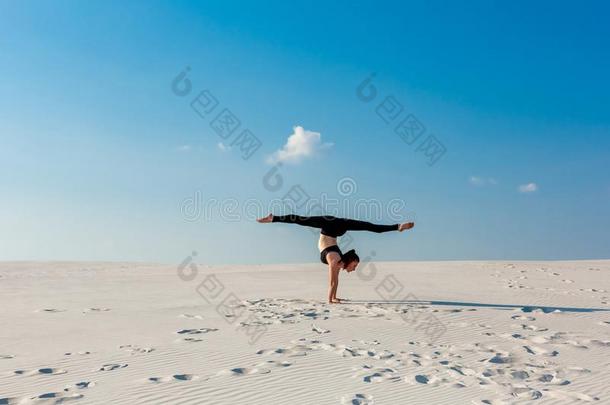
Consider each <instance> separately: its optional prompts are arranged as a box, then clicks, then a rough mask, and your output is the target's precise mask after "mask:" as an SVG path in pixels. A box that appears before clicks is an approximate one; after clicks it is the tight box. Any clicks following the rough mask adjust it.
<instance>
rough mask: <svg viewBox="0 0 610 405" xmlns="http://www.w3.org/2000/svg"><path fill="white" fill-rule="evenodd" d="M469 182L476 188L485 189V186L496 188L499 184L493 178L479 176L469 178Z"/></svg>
mask: <svg viewBox="0 0 610 405" xmlns="http://www.w3.org/2000/svg"><path fill="white" fill-rule="evenodd" d="M468 182H469V183H470V184H472V185H473V186H475V187H484V186H495V185H496V184H498V181H497V180H496V179H494V178H493V177H488V178H485V177H478V176H470V177H469V178H468Z"/></svg>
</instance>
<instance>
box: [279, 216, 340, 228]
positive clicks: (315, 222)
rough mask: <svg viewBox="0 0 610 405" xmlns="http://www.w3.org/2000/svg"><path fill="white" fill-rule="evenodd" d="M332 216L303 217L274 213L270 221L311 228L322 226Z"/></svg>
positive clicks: (330, 219) (326, 223)
mask: <svg viewBox="0 0 610 405" xmlns="http://www.w3.org/2000/svg"><path fill="white" fill-rule="evenodd" d="M332 218H333V217H323V216H315V217H304V216H301V215H274V216H273V221H272V222H284V223H288V224H297V225H301V226H310V227H312V228H322V227H324V226H326V225H328V223H329V222H330V221H332V220H333V219H332Z"/></svg>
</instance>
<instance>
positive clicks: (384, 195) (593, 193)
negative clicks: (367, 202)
mask: <svg viewBox="0 0 610 405" xmlns="http://www.w3.org/2000/svg"><path fill="white" fill-rule="evenodd" d="M290 3H291V2H280V1H269V2H248V3H245V2H234V3H231V4H229V3H226V2H221V1H218V2H169V1H164V2H154V1H153V2H119V1H107V2H101V1H92V2H78V1H69V2H65V1H57V2H30V1H23V2H3V5H2V9H3V12H2V13H1V15H0V75H1V77H2V84H3V86H2V90H1V91H2V97H1V98H0V140H1V141H2V147H1V148H0V193H1V194H0V195H1V196H2V198H1V199H0V229H1V230H2V231H1V232H0V260H22V259H23V260H26V259H27V260H138V261H160V262H168V263H174V262H176V263H177V262H179V261H180V260H182V258H183V257H184V256H186V255H187V254H189V253H190V252H191V251H193V250H195V251H197V252H198V258H199V260H201V261H203V262H207V263H210V264H218V263H271V262H309V261H316V260H317V249H316V237H315V235H313V234H312V233H310V232H307V231H306V230H305V229H299V228H298V227H296V226H293V227H290V226H288V225H278V224H276V225H259V224H256V223H255V222H253V221H251V219H250V217H249V216H246V215H241V217H240V219H239V220H236V221H228V220H226V219H223V218H222V217H221V215H220V213H213V214H212V215H209V217H207V218H199V219H197V220H194V221H189V220H187V219H188V218H185V215H184V212H183V210H181V207H182V208H183V207H184V205H185V203H184V201H185V199H188V198H192V197H193V196H194V195H196V194H195V193H196V192H199V193H200V195H201V196H202V202H201V205H202V206H203V208H205V207H206V205H205V204H207V203H209V202H210V201H212V200H218V201H224V202H225V209H226V208H227V205H228V206H230V205H231V204H233V203H230V202H227V201H229V199H231V200H230V201H235V202H236V203H237V204H238V205H239V208H238V209H237V212H241V211H240V210H241V208H243V206H244V204H245V202H246V201H248V200H255V201H259V203H260V204H261V205H265V204H267V203H268V202H269V201H271V200H273V199H281V198H282V197H283V196H284V195H285V194H286V192H287V191H288V190H289V188H290V187H291V186H293V185H297V184H298V185H301V186H302V187H303V189H305V190H306V191H307V193H308V194H309V195H311V196H312V197H316V196H320V195H321V194H325V195H328V196H329V197H331V198H339V197H342V196H341V195H339V194H338V191H337V182H338V181H339V180H340V179H343V178H346V177H349V178H350V179H352V180H353V181H354V182H355V184H356V185H357V188H356V190H355V192H354V193H352V194H350V195H349V196H346V197H345V200H346V201H347V204H351V203H353V202H354V201H355V200H357V199H378V200H379V201H381V202H382V203H383V204H384V205H387V204H388V202H389V201H390V200H392V199H400V200H402V201H404V202H405V208H404V209H403V210H402V211H401V213H400V214H401V215H402V216H404V218H409V219H411V218H413V219H415V221H416V223H417V224H416V227H415V229H414V230H413V231H412V232H411V233H407V234H384V235H375V234H370V235H367V234H356V235H354V237H355V240H354V242H353V243H354V245H353V246H354V247H355V248H356V249H357V250H358V251H359V252H360V253H361V255H367V254H369V253H370V252H371V251H374V252H375V254H376V259H378V260H450V259H513V260H517V259H583V258H609V257H610V256H609V253H608V252H609V250H608V246H610V231H609V229H610V208H609V207H610V204H609V203H610V174H609V173H610V170H609V169H610V112H609V108H610V107H609V106H610V80H609V79H608V74H607V72H608V71H609V67H610V66H609V65H610V44H608V38H610V27H609V26H608V24H606V21H605V20H604V16H607V15H608V11H610V10H609V9H608V8H609V7H608V5H606V4H604V3H603V2H588V3H587V4H586V7H585V6H583V5H575V3H567V2H537V3H536V4H531V3H530V2H524V1H517V2H510V3H509V2H489V1H480V2H469V3H468V4H466V5H464V4H458V3H455V4H446V3H445V2H413V3H411V2H378V1H377V2H339V1H338V2H331V3H330V4H329V2H303V3H302V4H301V3H299V4H290ZM187 66H188V67H190V72H189V75H188V79H189V80H190V82H191V85H192V90H191V92H190V93H189V94H188V95H187V96H184V97H179V96H177V95H175V94H174V93H173V92H172V81H173V80H174V78H175V77H176V76H177V75H178V74H179V73H180V72H181V71H183V69H185V67H187ZM373 72H374V73H376V76H375V77H374V79H373V82H372V83H373V85H374V86H375V88H376V89H377V98H376V99H375V100H373V101H371V102H369V103H365V102H363V101H361V100H360V99H359V98H358V97H357V95H356V88H357V87H358V85H359V84H360V83H361V82H362V81H363V80H364V79H365V78H367V77H368V76H369V75H370V74H371V73H373ZM205 89H207V90H209V91H210V92H211V94H213V95H214V97H216V99H217V100H218V102H219V104H218V107H217V108H218V110H215V111H214V114H215V113H216V112H219V111H220V109H221V108H228V109H230V110H231V111H232V112H233V113H234V115H235V116H237V117H238V119H239V120H240V121H241V126H240V129H239V130H238V132H239V131H241V130H242V129H249V130H250V131H252V133H253V134H254V135H255V136H256V137H257V139H259V140H260V142H261V147H260V148H259V149H258V150H256V152H255V153H254V154H253V155H252V156H251V157H250V158H249V159H247V160H244V159H243V156H242V153H241V152H240V150H239V148H238V147H236V146H233V147H232V148H229V147H230V143H231V142H232V140H233V139H232V138H229V139H228V140H224V139H221V138H220V137H219V136H218V134H216V133H215V132H214V130H213V129H212V128H211V126H210V122H211V120H212V118H213V116H210V117H208V118H201V117H199V116H198V115H197V114H196V113H195V112H194V111H193V109H192V108H191V107H190V102H191V101H192V100H193V98H195V97H196V96H197V95H198V94H199V92H200V91H203V90H205ZM388 96H393V97H394V100H396V101H397V102H399V103H400V104H401V105H402V106H403V112H402V113H401V114H402V115H400V116H399V118H397V120H400V119H401V118H402V117H404V116H406V115H407V114H413V115H414V116H416V117H417V119H418V120H419V121H420V122H421V123H422V124H423V125H424V126H425V128H426V132H425V134H424V138H425V137H427V136H428V135H434V136H435V137H436V139H437V140H438V141H440V142H441V143H442V145H443V146H444V147H445V148H446V153H445V154H444V155H442V157H441V158H440V159H439V160H438V161H437V162H436V163H435V164H434V165H432V166H429V165H428V160H427V157H426V156H425V155H424V154H423V153H422V152H421V151H419V152H418V151H416V149H417V144H418V143H415V144H414V145H408V144H406V143H405V142H403V140H402V139H400V137H399V136H398V135H397V134H396V133H394V132H393V128H394V126H395V124H396V122H395V121H393V122H392V124H386V123H385V122H384V121H383V120H382V119H381V118H380V117H379V116H378V115H377V114H376V107H377V106H378V105H379V104H380V103H381V102H382V101H383V100H385V99H386V97H388ZM295 126H302V127H303V128H304V130H305V131H307V133H319V134H320V139H319V141H320V144H324V143H329V144H332V146H330V145H328V146H327V147H323V148H319V147H318V148H316V144H315V143H314V144H313V145H309V146H311V147H313V149H312V150H310V151H311V152H312V153H311V154H303V155H302V156H300V158H299V159H297V160H298V161H295V162H289V161H287V162H285V164H283V166H282V167H281V168H280V175H281V176H282V178H283V179H284V185H283V187H282V188H281V189H280V190H277V191H270V190H268V189H266V188H265V187H264V186H263V182H262V179H263V177H264V176H265V174H266V173H267V172H268V171H269V170H270V169H271V168H272V167H273V165H272V164H270V163H269V162H268V159H269V157H270V156H274V153H277V151H278V150H281V149H282V148H283V147H284V146H285V144H286V142H287V139H288V137H289V136H290V135H291V134H292V133H293V128H294V127H295ZM235 135H237V134H235ZM312 139H313V138H312ZM421 139H423V138H421ZM314 140H315V139H314ZM221 143H222V144H221ZM219 144H221V145H219ZM306 146H307V145H306ZM318 146H319V145H318ZM318 149H320V150H318ZM300 152H302V150H300V149H299V151H297V153H300ZM530 183H533V184H535V186H529V187H525V189H526V190H530V191H529V192H521V191H520V190H519V187H520V186H527V185H528V184H530ZM534 189H535V190H534ZM203 208H202V207H199V209H203ZM229 208H230V207H229ZM301 213H304V212H301ZM242 214H243V212H242ZM338 214H339V215H341V212H339V213H338ZM360 219H367V218H365V217H360ZM390 220H391V218H386V217H384V218H382V219H381V220H380V221H381V222H384V221H386V222H387V221H390Z"/></svg>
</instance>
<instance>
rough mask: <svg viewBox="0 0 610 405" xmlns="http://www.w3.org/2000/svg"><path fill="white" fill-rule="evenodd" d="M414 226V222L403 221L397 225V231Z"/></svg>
mask: <svg viewBox="0 0 610 405" xmlns="http://www.w3.org/2000/svg"><path fill="white" fill-rule="evenodd" d="M414 226H415V223H414V222H405V223H404V224H400V225H398V232H402V231H406V230H407V229H411V228H413V227H414Z"/></svg>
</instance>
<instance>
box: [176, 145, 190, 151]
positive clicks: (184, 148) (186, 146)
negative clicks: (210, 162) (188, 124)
mask: <svg viewBox="0 0 610 405" xmlns="http://www.w3.org/2000/svg"><path fill="white" fill-rule="evenodd" d="M191 149H192V147H191V145H180V146H178V147H177V148H176V150H177V151H178V152H190V150H191Z"/></svg>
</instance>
